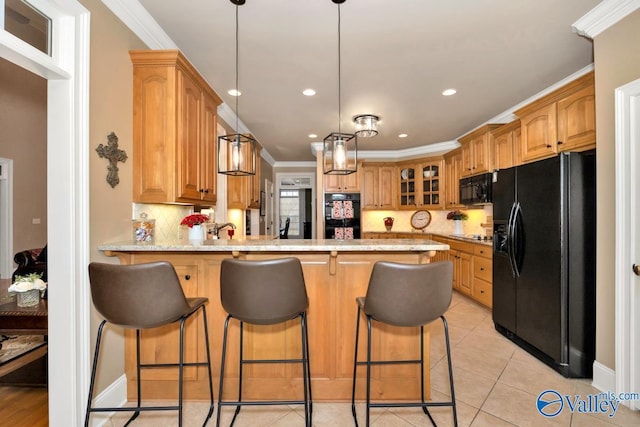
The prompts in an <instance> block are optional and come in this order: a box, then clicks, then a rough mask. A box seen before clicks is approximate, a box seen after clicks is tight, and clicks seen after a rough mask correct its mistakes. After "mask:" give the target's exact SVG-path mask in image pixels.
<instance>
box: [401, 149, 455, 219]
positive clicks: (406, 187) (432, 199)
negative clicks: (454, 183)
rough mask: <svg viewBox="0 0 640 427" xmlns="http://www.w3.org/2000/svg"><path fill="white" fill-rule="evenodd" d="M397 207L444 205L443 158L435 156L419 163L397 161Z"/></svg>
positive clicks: (436, 206)
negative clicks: (439, 158)
mask: <svg viewBox="0 0 640 427" xmlns="http://www.w3.org/2000/svg"><path fill="white" fill-rule="evenodd" d="M396 176H397V178H398V183H399V185H398V188H399V191H398V195H397V197H398V208H399V209H415V208H419V207H430V208H436V209H438V208H442V207H444V186H445V185H444V184H445V183H444V179H445V176H444V160H438V159H437V158H434V159H430V160H424V161H423V162H420V163H408V162H403V163H399V164H398V166H397V168H396Z"/></svg>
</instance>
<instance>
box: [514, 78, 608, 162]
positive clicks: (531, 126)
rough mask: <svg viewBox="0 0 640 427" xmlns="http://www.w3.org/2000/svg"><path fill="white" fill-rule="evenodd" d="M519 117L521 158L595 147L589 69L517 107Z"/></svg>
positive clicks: (526, 160)
mask: <svg viewBox="0 0 640 427" xmlns="http://www.w3.org/2000/svg"><path fill="white" fill-rule="evenodd" d="M515 114H516V115H517V116H518V117H520V120H521V128H522V135H521V144H522V161H523V162H525V163H526V162H530V161H534V160H538V159H542V158H545V157H551V156H553V155H555V154H556V153H559V152H561V151H569V150H572V151H579V150H587V149H591V148H594V147H595V141H596V133H595V132H596V130H595V88H594V75H593V72H591V73H588V74H585V75H584V76H582V77H580V78H578V79H576V80H574V81H573V82H571V83H568V84H567V85H565V86H563V87H562V88H560V89H558V90H556V91H554V92H552V93H550V94H548V95H546V96H544V97H542V98H540V99H539V100H537V101H535V102H533V103H531V104H529V105H527V106H525V107H523V108H521V109H520V110H517V111H516V112H515Z"/></svg>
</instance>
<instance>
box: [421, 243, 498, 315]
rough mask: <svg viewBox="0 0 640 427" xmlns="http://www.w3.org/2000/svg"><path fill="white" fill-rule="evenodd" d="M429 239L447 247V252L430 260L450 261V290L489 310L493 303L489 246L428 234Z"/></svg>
mask: <svg viewBox="0 0 640 427" xmlns="http://www.w3.org/2000/svg"><path fill="white" fill-rule="evenodd" d="M431 239H432V240H435V241H436V242H440V243H445V244H447V245H449V247H450V250H449V251H448V252H446V251H443V252H436V255H435V256H434V257H433V258H432V261H433V262H436V261H445V260H451V261H453V289H455V290H457V291H458V292H460V293H462V294H464V295H467V296H469V297H471V298H473V299H474V300H475V301H477V302H479V303H480V304H482V305H484V306H486V307H489V308H491V307H492V302H493V285H492V281H493V249H492V247H491V246H490V245H486V244H479V243H471V242H465V241H460V240H456V239H449V238H447V237H444V236H438V235H431Z"/></svg>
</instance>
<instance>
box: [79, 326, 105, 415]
mask: <svg viewBox="0 0 640 427" xmlns="http://www.w3.org/2000/svg"><path fill="white" fill-rule="evenodd" d="M105 323H107V321H106V320H103V321H102V322H100V326H98V335H97V338H96V348H95V350H94V352H93V363H92V365H91V381H90V383H89V396H88V397H87V412H86V415H85V417H84V427H88V426H89V415H91V411H90V410H91V400H92V398H93V386H94V385H95V382H96V370H97V368H98V355H99V354H100V342H101V341H102V330H103V329H104V325H105Z"/></svg>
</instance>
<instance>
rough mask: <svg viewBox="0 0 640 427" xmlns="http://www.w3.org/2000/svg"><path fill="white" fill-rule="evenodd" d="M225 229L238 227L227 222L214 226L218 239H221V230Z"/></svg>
mask: <svg viewBox="0 0 640 427" xmlns="http://www.w3.org/2000/svg"><path fill="white" fill-rule="evenodd" d="M225 227H231V228H232V229H234V230H235V229H236V225H235V224H234V223H232V222H225V223H224V224H220V225H218V224H214V225H213V233H214V234H215V235H216V238H218V239H219V238H220V230H222V229H223V228H225Z"/></svg>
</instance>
